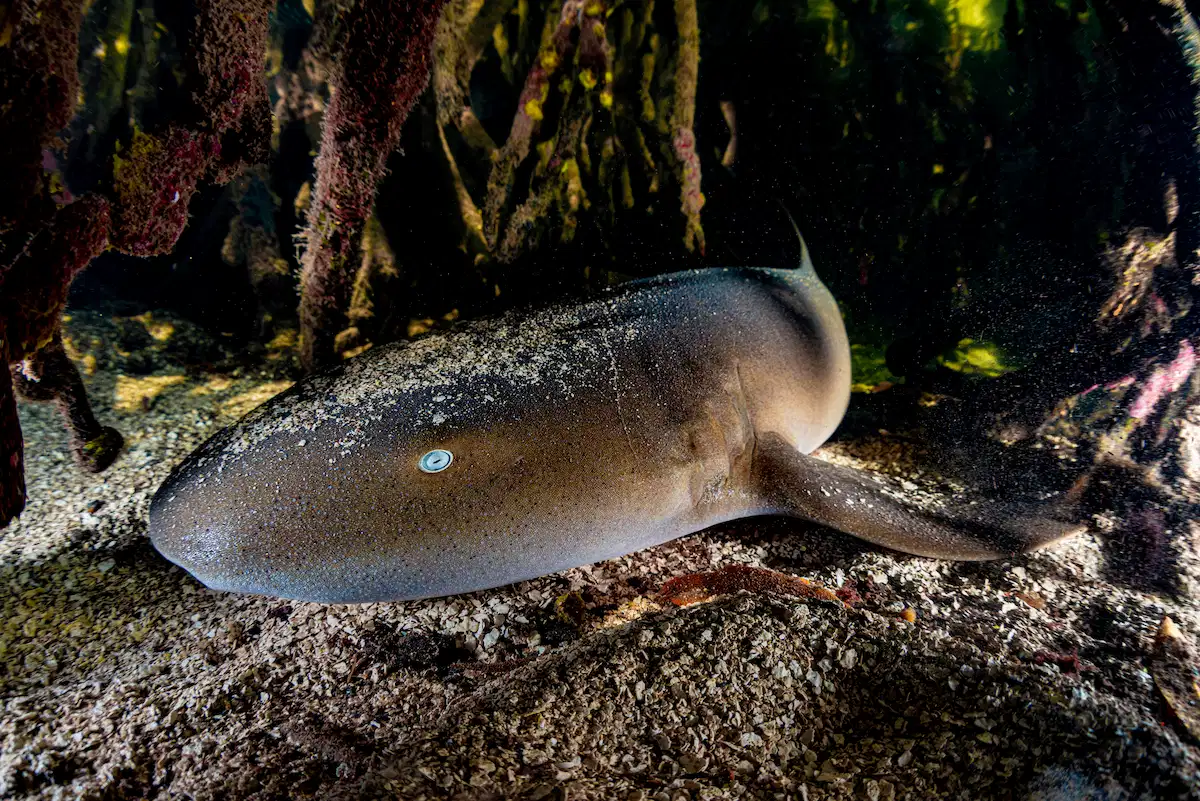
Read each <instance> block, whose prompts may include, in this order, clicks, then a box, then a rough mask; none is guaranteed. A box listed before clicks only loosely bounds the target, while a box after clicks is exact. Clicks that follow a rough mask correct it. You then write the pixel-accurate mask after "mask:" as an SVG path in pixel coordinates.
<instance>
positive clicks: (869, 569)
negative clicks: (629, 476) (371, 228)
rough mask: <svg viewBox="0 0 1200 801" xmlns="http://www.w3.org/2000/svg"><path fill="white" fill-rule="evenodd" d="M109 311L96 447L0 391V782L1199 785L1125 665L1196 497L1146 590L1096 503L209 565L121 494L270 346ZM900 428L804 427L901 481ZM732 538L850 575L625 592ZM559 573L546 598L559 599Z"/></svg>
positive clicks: (239, 384)
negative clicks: (956, 522)
mask: <svg viewBox="0 0 1200 801" xmlns="http://www.w3.org/2000/svg"><path fill="white" fill-rule="evenodd" d="M140 324H141V325H142V326H143V327H144V329H145V332H146V333H147V334H148V336H149V338H148V339H147V338H146V337H141V339H139V340H138V343H139V347H140V348H141V349H142V352H144V354H149V355H148V356H145V355H144V356H143V358H140V359H139V360H137V364H135V365H134V366H136V367H137V370H130V369H129V367H130V363H131V357H129V356H128V355H126V357H118V356H111V355H105V354H106V353H108V352H109V351H110V350H113V349H115V351H116V352H118V353H120V352H122V351H121V350H120V345H119V343H118V344H113V342H111V341H110V340H112V339H113V338H114V337H115V338H116V339H118V340H119V339H120V337H117V336H116V335H115V334H113V332H112V331H111V330H110V328H111V326H110V328H105V327H104V326H105V325H108V324H107V323H102V321H100V320H99V319H98V318H95V317H88V316H87V315H76V316H75V317H74V318H73V320H72V321H71V323H70V324H69V328H68V332H69V334H70V337H71V340H72V343H73V348H74V349H75V355H76V356H77V357H78V358H80V360H81V361H82V362H83V363H84V364H85V365H87V366H88V368H89V370H90V375H88V376H87V383H88V387H89V390H90V392H91V394H92V398H93V400H94V402H95V405H96V407H97V412H98V414H99V416H100V417H101V418H102V419H103V420H104V421H105V422H106V423H109V424H114V425H116V426H117V427H118V428H119V429H120V430H121V431H122V433H124V435H125V437H126V441H127V446H126V451H125V453H124V454H123V455H122V457H121V458H120V459H119V461H118V462H117V463H116V464H115V465H114V466H113V467H112V468H111V469H109V470H108V471H107V472H106V473H104V474H103V475H101V476H99V477H96V476H87V475H84V474H83V473H81V472H79V471H78V470H76V469H75V467H74V465H73V464H72V463H71V460H70V456H69V454H68V453H67V449H66V435H65V433H64V432H63V430H62V428H61V425H60V422H59V420H58V418H57V415H56V413H55V412H54V410H53V409H52V408H49V407H45V406H35V405H25V406H23V407H22V409H21V421H22V425H23V428H24V431H25V436H26V459H27V471H28V483H29V496H30V500H29V505H28V508H27V509H26V511H25V512H24V514H23V515H22V517H21V518H20V520H19V521H18V522H16V523H15V524H14V525H12V526H10V527H9V528H8V529H7V530H6V531H4V532H3V534H2V535H0V588H2V590H0V705H2V706H0V708H2V710H3V711H2V713H0V797H4V798H39V799H40V798H89V799H92V798H94V799H117V798H142V797H146V798H165V797H181V798H203V799H210V798H211V799H220V798H261V799H266V798H331V797H333V798H343V797H345V798H349V797H367V798H375V797H396V798H414V799H416V798H430V799H433V798H463V799H475V798H480V799H483V798H522V799H539V798H550V799H567V798H570V799H584V798H596V799H609V798H612V799H651V798H653V799H683V798H687V799H693V798H705V799H709V798H712V799H716V798H769V799H775V798H787V799H793V798H794V799H814V800H815V799H843V798H845V799H851V798H853V799H871V800H872V801H873V800H874V799H893V798H897V799H899V798H907V799H960V798H964V799H966V798H969V799H972V801H978V800H980V799H993V798H994V799H1007V798H1018V799H1046V800H1049V799H1062V800H1063V801H1065V800H1066V799H1079V800H1080V801H1082V800H1083V799H1089V800H1095V801H1099V800H1100V799H1114V800H1115V799H1173V798H1200V750H1198V749H1197V748H1196V747H1195V745H1194V744H1190V743H1189V741H1188V739H1187V737H1188V735H1187V732H1186V731H1185V729H1184V728H1183V727H1182V725H1180V724H1179V723H1178V722H1177V721H1173V719H1172V717H1171V714H1170V712H1169V709H1168V708H1167V706H1166V705H1165V703H1164V701H1163V699H1162V697H1161V696H1160V693H1159V692H1158V690H1157V688H1156V685H1155V680H1154V676H1153V675H1152V674H1153V669H1152V667H1153V666H1152V657H1153V654H1154V652H1155V647H1156V646H1155V631H1156V630H1157V628H1158V626H1159V624H1160V621H1161V620H1162V618H1163V616H1164V614H1169V615H1170V617H1171V618H1172V619H1173V620H1174V621H1175V622H1176V623H1177V624H1178V625H1179V627H1180V629H1181V630H1182V631H1183V632H1184V633H1185V635H1186V636H1189V637H1190V638H1191V639H1192V641H1193V642H1194V641H1195V638H1196V637H1197V635H1200V527H1195V526H1193V527H1192V528H1191V529H1190V530H1187V531H1182V532H1176V534H1175V536H1174V539H1173V540H1172V544H1171V548H1172V549H1173V554H1174V556H1173V559H1174V562H1175V565H1176V572H1177V576H1176V583H1177V587H1176V589H1175V591H1174V592H1171V593H1163V594H1155V593H1154V592H1152V591H1149V590H1147V589H1144V588H1139V586H1138V585H1137V584H1136V583H1135V582H1127V581H1122V580H1121V578H1120V576H1119V575H1116V572H1115V571H1114V570H1113V569H1112V566H1111V564H1109V563H1108V561H1107V560H1106V550H1105V548H1106V546H1105V540H1104V538H1103V536H1102V532H1097V533H1090V534H1087V535H1084V536H1081V537H1079V538H1076V539H1075V540H1073V541H1071V542H1068V543H1066V544H1064V545H1062V546H1060V547H1057V548H1054V549H1051V550H1047V551H1045V552H1041V553H1038V554H1033V555H1030V556H1026V557H1021V558H1017V559H1012V560H1008V561H1004V562H997V563H972V564H965V563H960V564H954V563H947V562H938V561H933V560H926V559H919V558H913V557H907V556H902V555H897V554H893V553H888V552H884V551H881V550H878V549H874V548H872V547H870V546H866V545H864V544H862V543H859V542H858V541H856V540H854V539H852V538H849V537H845V536H842V535H840V534H836V533H834V532H831V531H829V530H827V529H824V528H821V527H820V526H816V525H811V524H805V523H802V522H799V521H792V520H778V519H767V518H759V519H753V520H746V521H739V522H737V523H734V524H728V525H724V526H721V527H718V528H715V529H711V530H708V531H705V532H702V533H700V534H696V535H693V536H690V537H686V538H684V539H682V540H678V541H676V542H673V543H669V544H667V545H664V546H660V547H657V548H653V549H650V550H647V551H642V552H639V553H636V554H632V555H630V556H627V557H624V558H621V559H616V560H612V561H609V562H605V563H602V564H599V565H594V566H591V567H586V568H579V569H576V570H570V571H567V572H565V573H562V574H557V575H554V576H548V577H545V578H542V579H538V580H535V581H529V582H524V583H521V584H518V585H515V586H511V587H504V588H500V589H496V590H491V591H486V592H479V593H474V594H471V595H466V596H458V597H453V598H446V599H439V600H431V601H420V602H408V603H392V604H368V605H362V606H326V605H320V604H309V603H294V602H280V601H278V600H273V599H270V598H259V597H248V596H236V595H229V594H222V593H215V592H211V591H209V590H207V589H205V588H204V587H202V586H201V585H199V584H198V583H197V582H195V581H194V580H193V579H191V578H190V577H189V576H188V575H187V574H185V573H184V572H183V571H181V570H180V569H178V568H175V567H173V566H171V565H170V564H168V563H167V562H166V561H164V560H163V559H162V558H161V557H159V556H158V555H157V553H156V552H155V551H154V550H153V548H152V547H151V546H150V544H149V541H148V540H147V538H146V516H147V510H148V507H149V503H150V498H151V496H152V495H153V493H154V490H155V488H156V487H157V486H158V484H159V482H161V481H162V480H163V479H164V478H165V477H166V475H167V473H168V471H169V470H170V469H171V467H172V466H173V465H175V464H176V463H178V462H179V461H180V460H181V459H182V458H183V457H184V456H185V455H186V454H187V453H188V452H189V451H190V450H191V449H192V448H194V447H195V446H196V445H198V444H200V443H201V442H202V441H203V440H204V439H205V438H207V437H208V436H209V435H211V434H212V433H214V432H215V431H216V430H218V429H219V428H220V427H221V426H223V425H226V424H228V423H231V422H233V421H234V420H236V419H237V418H238V417H239V416H240V415H241V414H244V413H245V412H246V411H248V410H249V409H251V408H253V407H254V406H255V405H257V404H258V403H260V402H262V401H263V400H265V399H266V398H268V397H270V396H271V395H273V394H275V393H276V392H279V391H281V390H282V389H283V388H285V387H286V386H288V383H289V382H288V381H287V380H286V379H285V378H283V377H282V376H283V372H282V371H281V370H280V369H278V368H277V367H272V366H271V358H272V354H271V352H270V351H268V353H267V354H266V355H265V356H264V357H263V358H261V359H260V360H259V363H258V364H257V365H254V364H251V365H242V366H235V367H230V366H229V365H228V364H221V365H217V366H215V367H209V368H203V369H196V368H192V369H188V370H185V369H184V368H183V367H182V366H181V364H180V360H181V359H182V358H183V357H182V356H180V357H178V358H176V357H174V356H172V354H171V353H170V352H169V351H170V348H169V347H168V346H167V345H166V344H164V343H166V342H168V341H170V339H171V337H172V332H171V331H167V332H165V333H164V330H163V329H162V326H163V325H170V326H173V327H181V326H182V324H177V323H176V324H173V323H169V322H168V323H164V322H162V321H161V320H155V319H153V318H150V317H145V318H144V319H141V322H140ZM156 326H157V329H156ZM135 327H136V326H135ZM117 333H118V334H119V333H120V332H117ZM126 333H127V332H126ZM176 334H177V332H176ZM177 335H178V334H177ZM139 336H140V335H139ZM125 353H126V354H128V351H125ZM191 355H192V356H194V354H191ZM173 359H174V361H173ZM192 361H195V359H194V358H193V359H192ZM912 450H913V449H912V448H911V447H910V446H909V445H908V444H907V443H905V442H904V441H900V440H897V439H895V438H889V437H887V436H883V435H880V436H873V437H870V438H862V439H857V440H842V441H838V442H835V443H832V444H830V445H827V446H826V447H825V448H824V449H822V451H821V452H820V454H819V455H821V456H823V457H825V458H829V459H832V460H835V461H838V462H841V463H844V464H853V465H857V466H860V467H866V468H870V469H874V470H876V471H878V472H880V473H883V474H887V475H890V476H892V477H893V478H892V479H891V482H892V486H893V488H894V489H895V490H896V491H898V492H906V493H910V494H912V495H913V496H915V497H916V496H921V495H922V494H930V493H936V492H938V491H941V490H944V489H945V488H946V487H947V482H946V481H945V480H944V479H942V478H941V477H939V476H938V475H937V474H936V473H935V472H934V471H932V469H929V468H927V467H923V466H922V463H921V462H920V460H919V459H918V458H917V457H915V456H914V455H913V454H912ZM1103 522H1104V521H1100V523H1101V524H1103ZM732 564H746V565H754V566H762V567H766V568H770V569H773V570H778V571H782V572H784V573H788V574H794V575H800V576H804V577H806V578H809V579H811V580H813V581H814V582H818V583H821V584H824V585H825V586H827V587H830V588H842V589H843V590H844V594H845V595H847V597H849V596H851V595H856V596H858V599H857V600H856V601H855V603H854V604H853V606H852V607H843V606H841V605H839V604H832V603H826V602H815V601H802V600H798V599H793V598H785V597H777V596H770V595H762V594H752V593H748V592H741V593H739V594H736V595H730V596H721V597H717V598H714V599H712V600H710V601H707V602H703V603H699V604H695V605H692V606H686V607H675V606H672V605H667V606H665V607H664V606H661V605H659V604H658V603H656V602H655V600H654V598H655V594H656V591H657V589H658V588H659V587H660V586H661V584H662V583H663V582H664V581H666V580H667V579H670V578H672V577H675V576H681V575H685V574H688V573H694V572H698V571H705V570H712V569H715V568H718V567H721V566H726V565H732ZM851 591H852V592H851ZM569 592H575V593H578V595H577V596H570V598H571V600H572V603H573V604H574V606H575V607H576V608H575V609H574V612H575V614H574V615H564V614H559V613H558V612H556V600H557V599H559V598H560V597H561V596H562V595H563V594H564V593H569ZM906 610H908V611H907V612H906ZM914 613H915V619H911V618H912V615H913V614H914Z"/></svg>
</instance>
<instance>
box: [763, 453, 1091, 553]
mask: <svg viewBox="0 0 1200 801" xmlns="http://www.w3.org/2000/svg"><path fill="white" fill-rule="evenodd" d="M755 475H756V478H757V482H758V486H759V490H760V492H762V493H763V496H764V499H765V500H767V502H768V503H769V504H770V505H771V506H772V507H773V508H774V509H776V510H777V511H778V512H780V513H782V514H789V515H794V516H796V517H802V518H805V519H807V520H812V521H814V522H817V523H821V524H823V525H826V526H829V527H830V528H834V529H837V530H838V531H842V532H845V533H846V534H851V535H853V536H855V537H858V538H859V539H863V540H866V541H867V542H871V543H874V544H876V545H882V546H884V547H887V548H892V549H894V550H897V551H903V552H905V553H910V554H915V555H917V556H929V557H934V558H937V559H958V560H967V561H973V560H985V559H1002V558H1004V557H1007V556H1013V555H1015V554H1019V553H1024V552H1026V551H1032V550H1035V549H1037V548H1041V547H1043V546H1046V545H1049V544H1051V543H1053V542H1057V541H1058V540H1061V539H1064V538H1066V537H1070V536H1073V535H1075V534H1078V533H1079V532H1081V531H1083V530H1085V529H1086V525H1085V524H1083V523H1078V522H1075V520H1074V519H1073V517H1074V516H1075V515H1076V514H1077V511H1076V506H1075V504H1074V502H1073V499H1069V500H1066V501H1062V502H1059V503H1055V502H1053V501H1048V502H1045V503H1002V502H981V503H974V504H961V505H958V506H950V507H943V508H941V509H937V510H927V509H922V508H920V507H918V506H916V505H915V504H908V503H905V502H903V501H901V500H898V499H896V498H894V497H892V496H891V495H889V494H887V493H885V492H884V491H883V487H882V486H881V485H880V484H878V483H876V482H875V481H872V480H871V479H870V478H869V477H868V476H867V475H865V474H863V473H860V472H858V471H855V470H851V469H849V468H845V467H839V466H838V465H833V464H829V463H828V462H823V461H821V460H820V459H816V458H813V457H811V456H805V455H804V454H802V453H800V452H798V451H797V450H796V449H795V448H793V447H792V446H791V445H789V444H788V443H787V442H786V441H784V440H783V439H782V438H781V437H778V436H774V435H772V436H770V437H764V438H760V440H759V442H758V447H757V449H756V451H755Z"/></svg>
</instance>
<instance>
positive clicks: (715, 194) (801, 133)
mask: <svg viewBox="0 0 1200 801" xmlns="http://www.w3.org/2000/svg"><path fill="white" fill-rule="evenodd" d="M1198 97H1200V29H1198V27H1197V19H1196V17H1195V16H1194V15H1193V14H1192V13H1191V11H1189V9H1188V7H1187V4H1185V3H1184V2H1183V1H1182V0H1160V1H1158V2H1134V0H892V1H891V2H882V0H809V2H797V0H757V2H749V3H725V2H717V0H636V2H635V1H634V0H546V1H544V2H543V1H541V0H425V1H424V2H420V1H418V0H412V1H411V2H400V0H372V2H366V1H365V0H278V2H275V1H274V0H187V1H186V2H171V3H165V2H161V1H160V2H155V0H108V1H107V2H99V0H97V1H95V2H88V1H87V0H0V158H2V159H3V161H2V164H3V166H4V170H3V172H2V173H0V175H2V176H3V177H0V182H2V183H3V186H2V189H3V191H0V315H2V317H3V342H2V345H0V346H2V348H3V350H4V353H5V357H6V364H8V365H10V366H11V370H10V371H5V375H4V376H3V377H2V378H0V521H3V522H4V523H5V524H6V523H7V521H8V520H10V519H11V518H12V517H14V516H15V515H17V514H19V513H20V511H21V509H22V508H23V505H24V487H23V479H22V458H23V457H22V441H21V433H20V428H19V423H18V419H17V412H16V399H17V398H18V397H21V398H24V399H26V400H40V401H52V402H55V403H57V404H58V405H59V406H60V408H61V409H62V410H63V412H64V419H65V421H66V423H67V426H68V428H69V430H70V431H71V432H72V449H73V451H74V453H75V456H76V459H77V461H78V462H79V463H80V464H81V465H82V466H83V467H84V468H85V469H89V470H97V471H98V470H102V469H104V467H106V466H107V465H108V464H110V463H111V462H112V461H113V459H115V458H116V457H117V455H118V453H119V451H120V448H121V438H120V435H119V434H118V433H117V432H116V431H114V430H113V429H111V428H107V427H104V426H103V425H102V424H101V422H100V421H98V420H97V419H96V417H95V415H94V414H93V413H92V411H91V408H90V405H89V403H88V399H87V397H86V394H85V392H84V386H83V382H82V380H81V379H80V376H79V373H78V370H77V369H76V368H75V366H74V365H72V363H71V360H70V359H69V358H68V357H67V355H66V354H67V353H68V352H69V351H70V347H69V343H64V341H63V338H62V335H61V330H60V324H59V321H60V318H61V313H62V309H63V307H64V304H65V303H66V302H67V300H68V295H69V294H71V289H70V288H71V286H72V282H73V281H74V280H75V278H76V277H77V276H79V275H80V274H81V272H82V271H84V268H86V267H88V266H89V264H90V265H91V269H90V270H87V271H86V272H83V275H82V277H81V278H80V280H79V281H78V282H76V283H75V286H76V291H75V293H74V295H73V296H72V297H73V299H74V300H75V301H78V302H82V303H87V302H88V298H87V293H85V292H83V291H82V290H81V289H79V287H87V286H92V287H95V286H98V285H101V284H104V283H105V282H107V283H109V284H112V285H114V286H116V287H118V288H127V289H130V290H131V292H130V294H132V295H136V296H137V297H138V298H140V300H139V301H138V302H140V303H142V304H143V305H144V306H145V307H146V308H150V307H154V306H157V307H175V308H178V309H182V310H185V312H186V313H188V314H190V315H191V316H193V317H196V318H198V319H200V320H208V319H214V320H216V319H219V320H220V322H219V323H213V325H214V326H225V327H228V328H230V329H232V328H238V329H239V330H240V331H241V333H240V334H239V335H240V336H242V337H243V338H245V339H247V340H256V341H260V342H265V341H269V340H272V339H273V338H274V337H276V336H277V335H278V334H279V333H280V332H281V331H285V330H297V331H298V332H299V336H298V337H296V340H297V342H298V346H297V359H298V363H299V365H300V367H301V369H303V370H306V371H308V370H313V369H316V368H318V367H321V366H323V365H328V364H331V363H334V362H336V361H338V360H340V359H341V358H344V357H346V356H350V355H354V354H356V353H359V352H361V351H362V350H364V349H365V348H368V347H370V346H371V345H372V344H376V343H381V342H384V341H387V340H390V339H395V338H398V337H404V336H411V335H413V334H416V333H419V332H421V331H424V330H428V329H430V328H439V327H448V326H452V325H453V324H454V322H453V321H454V320H455V319H456V318H457V317H459V316H460V315H461V316H472V315H476V314H479V313H482V312H487V311H492V310H496V309H502V308H506V307H509V306H512V305H515V304H518V303H523V302H526V301H530V300H534V299H538V298H541V297H543V296H546V295H550V294H555V293H559V292H561V291H563V290H566V289H582V288H594V287H598V286H603V285H607V284H610V283H614V282H616V281H620V280H623V279H624V278H627V277H630V276H634V275H645V274H650V273H662V272H668V271H671V270H677V269H684V268H688V267H704V266H716V265H730V264H751V263H760V264H772V265H774V264H779V263H781V258H780V256H779V254H778V252H777V251H776V250H775V249H774V247H773V245H772V244H771V241H773V240H774V239H778V238H779V236H783V237H784V238H786V233H787V232H786V230H785V229H784V228H783V226H778V227H779V228H780V231H779V232H778V234H776V233H775V232H773V231H771V230H768V229H773V228H775V227H777V226H776V224H775V222H774V221H773V219H772V218H769V217H768V216H767V215H765V214H764V213H763V208H765V207H766V206H768V205H773V204H774V203H775V202H776V201H782V202H783V203H784V204H785V205H786V206H787V207H788V208H789V209H791V210H792V212H793V213H794V214H795V215H796V216H797V218H798V219H799V221H800V224H801V228H802V229H803V230H804V231H805V233H806V235H807V236H808V239H809V242H810V245H811V246H812V248H813V251H814V260H815V261H816V264H817V268H818V271H819V272H820V273H821V275H822V277H823V279H824V280H825V281H826V283H828V284H829V285H830V288H831V289H832V290H833V293H834V295H835V296H836V297H837V298H838V300H839V302H840V304H841V305H842V308H843V312H844V314H845V316H846V318H847V321H848V326H849V329H850V333H851V338H852V340H853V341H854V343H855V345H856V347H855V351H854V359H855V365H856V369H857V370H858V374H857V376H856V378H855V381H856V389H857V390H859V391H860V392H864V393H865V392H867V391H869V397H870V399H871V402H872V403H877V404H878V405H879V406H880V407H881V408H885V409H886V410H887V412H888V414H889V415H890V416H891V419H895V420H897V421H899V422H898V423H897V425H900V426H901V427H903V426H904V425H909V424H913V425H916V424H920V423H922V422H923V421H929V420H931V419H933V420H940V421H945V420H946V419H948V418H947V417H946V416H947V415H951V412H950V411H949V410H948V409H949V408H950V407H951V406H952V408H953V413H952V417H953V426H952V427H953V428H954V429H955V430H956V431H958V432H960V433H961V434H962V436H967V435H968V434H969V433H973V434H976V435H980V436H988V437H991V438H992V439H993V440H996V441H999V442H1003V443H1005V444H1006V445H1007V446H1009V447H1011V448H1015V449H1021V448H1025V449H1033V448H1040V447H1043V445H1044V443H1045V441H1046V440H1047V438H1051V439H1055V438H1057V440H1061V441H1068V440H1069V441H1071V442H1072V443H1076V444H1075V445H1073V446H1072V447H1073V450H1071V453H1070V456H1071V458H1072V459H1075V460H1077V461H1078V463H1079V464H1080V466H1081V467H1083V466H1086V465H1089V464H1091V463H1093V462H1096V461H1097V460H1100V459H1102V458H1104V459H1110V458H1112V457H1114V456H1116V457H1119V458H1121V459H1127V460H1130V461H1131V462H1133V463H1135V464H1138V465H1140V466H1141V467H1142V468H1144V469H1145V471H1147V475H1149V476H1151V477H1152V479H1153V481H1152V483H1154V484H1155V485H1156V486H1159V487H1162V488H1164V489H1163V491H1162V492H1161V493H1159V495H1156V496H1155V497H1160V496H1161V497H1160V500H1161V501H1162V503H1163V504H1165V506H1164V508H1165V509H1167V510H1168V511H1167V512H1165V513H1166V514H1168V516H1170V515H1179V514H1183V511H1181V510H1182V507H1181V506H1180V505H1179V504H1180V503H1182V502H1181V501H1179V495H1178V493H1176V492H1175V491H1174V490H1171V489H1169V488H1170V487H1175V486H1176V485H1177V484H1178V482H1181V481H1182V482H1193V483H1194V482H1200V457H1197V458H1192V457H1190V456H1189V455H1188V454H1189V453H1190V451H1189V447H1190V446H1188V445H1187V444H1186V443H1185V442H1182V441H1181V440H1180V437H1179V436H1178V434H1179V430H1180V424H1181V421H1183V420H1184V419H1185V418H1186V417H1187V415H1188V410H1189V409H1190V408H1192V407H1193V406H1194V405H1195V402H1196V393H1197V392H1198V391H1200V390H1198V388H1197V385H1196V381H1195V375H1196V370H1195V366H1196V352H1195V339H1196V336H1197V324H1198V321H1200V317H1198V316H1197V315H1198V314H1200V309H1198V307H1197V304H1196V301H1197V299H1198V293H1200V255H1198V253H1200V217H1198V215H1200V209H1198V204H1200V174H1198V171H1200V153H1198V152H1197V149H1198V147H1200V145H1198V142H1197V137H1196V133H1195V130H1196V124H1197V120H1196V112H1195V109H1196V104H1197V99H1198ZM201 285H203V286H204V287H205V291H204V292H196V291H195V288H196V287H197V286H201ZM946 397H949V398H953V400H954V402H953V404H945V403H943V404H942V405H941V406H940V407H938V406H937V404H936V403H932V402H931V401H930V398H946ZM931 404H932V405H931ZM937 415H942V417H938V416H937ZM102 416H103V415H102ZM1193 450H1194V449H1193ZM1164 493H1165V495H1164ZM1162 498H1165V500H1163V499H1162Z"/></svg>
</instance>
